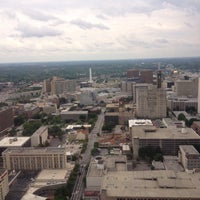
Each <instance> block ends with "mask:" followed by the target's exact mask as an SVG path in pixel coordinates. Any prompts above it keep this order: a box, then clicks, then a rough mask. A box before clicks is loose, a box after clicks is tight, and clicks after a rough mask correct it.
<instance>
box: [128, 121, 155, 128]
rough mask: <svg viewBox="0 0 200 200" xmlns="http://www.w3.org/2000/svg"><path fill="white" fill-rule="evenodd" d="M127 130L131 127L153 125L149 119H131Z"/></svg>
mask: <svg viewBox="0 0 200 200" xmlns="http://www.w3.org/2000/svg"><path fill="white" fill-rule="evenodd" d="M128 124H129V128H131V127H132V126H141V125H153V124H152V121H151V120H150V119H131V120H129V121H128Z"/></svg>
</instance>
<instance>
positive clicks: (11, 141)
mask: <svg viewBox="0 0 200 200" xmlns="http://www.w3.org/2000/svg"><path fill="white" fill-rule="evenodd" d="M30 144H31V142H30V137H4V138H3V139H2V140H0V154H1V153H2V152H3V151H5V150H6V149H7V148H9V147H12V148H14V147H30Z"/></svg>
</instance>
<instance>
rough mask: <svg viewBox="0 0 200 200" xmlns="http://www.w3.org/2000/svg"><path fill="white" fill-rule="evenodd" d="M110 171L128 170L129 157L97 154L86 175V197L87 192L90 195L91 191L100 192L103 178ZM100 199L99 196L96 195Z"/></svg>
mask: <svg viewBox="0 0 200 200" xmlns="http://www.w3.org/2000/svg"><path fill="white" fill-rule="evenodd" d="M109 171H116V172H119V171H127V159H126V156H124V155H112V156H111V155H108V156H104V157H101V156H97V157H96V158H92V160H91V162H90V165H89V168H88V172H87V175H86V191H87V192H86V193H85V196H84V199H86V198H88V199H90V197H87V194H88V195H89V196H90V194H91V193H94V192H95V193H96V194H99V193H98V192H99V191H100V187H101V183H102V179H103V177H104V175H105V174H107V173H108V172H109ZM96 199H98V197H96Z"/></svg>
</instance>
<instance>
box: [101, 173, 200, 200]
mask: <svg viewBox="0 0 200 200" xmlns="http://www.w3.org/2000/svg"><path fill="white" fill-rule="evenodd" d="M199 197H200V174H199V173H196V174H192V173H186V172H177V173H175V172H174V171H167V170H154V171H117V172H108V173H107V174H106V175H105V176H104V178H103V180H102V184H101V192H100V199H101V200H122V199H130V200H164V199H170V200H177V199H179V200H186V199H187V200H188V199H190V200H198V199H199Z"/></svg>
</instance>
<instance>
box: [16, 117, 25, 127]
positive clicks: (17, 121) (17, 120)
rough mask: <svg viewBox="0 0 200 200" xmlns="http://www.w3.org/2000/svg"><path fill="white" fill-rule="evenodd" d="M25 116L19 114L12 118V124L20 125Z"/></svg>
mask: <svg viewBox="0 0 200 200" xmlns="http://www.w3.org/2000/svg"><path fill="white" fill-rule="evenodd" d="M25 120H26V118H25V117H24V116H23V115H19V116H17V117H15V118H14V125H15V126H20V125H22V124H23V123H24V122H25Z"/></svg>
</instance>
